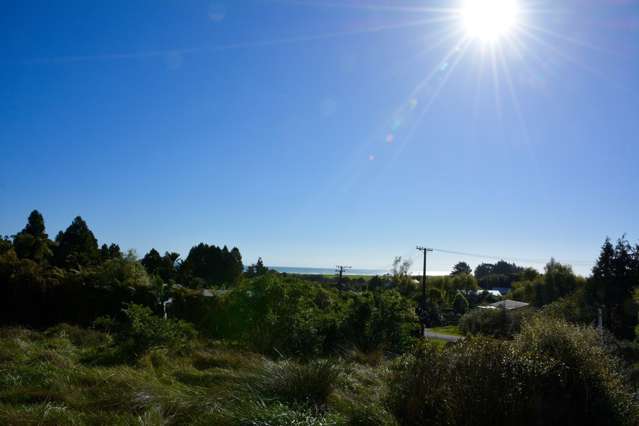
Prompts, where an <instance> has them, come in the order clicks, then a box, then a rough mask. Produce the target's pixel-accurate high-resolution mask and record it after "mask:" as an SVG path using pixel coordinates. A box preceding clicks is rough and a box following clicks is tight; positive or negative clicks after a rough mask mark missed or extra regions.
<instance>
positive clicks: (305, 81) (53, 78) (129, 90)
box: [0, 0, 639, 274]
mask: <svg viewBox="0 0 639 426" xmlns="http://www.w3.org/2000/svg"><path fill="white" fill-rule="evenodd" d="M519 1H520V3H521V5H522V12H521V13H520V23H519V24H518V25H519V26H518V27H517V28H516V29H515V30H513V31H512V32H511V34H508V35H507V36H504V37H503V38H502V39H500V40H499V41H498V42H496V43H493V44H488V43H486V42H483V41H481V40H477V39H469V40H466V41H462V40H463V39H464V37H465V36H466V34H464V31H463V28H461V23H460V19H459V18H458V17H456V15H455V14H454V13H451V12H450V10H449V9H451V8H457V7H459V4H460V3H458V2H443V1H442V2H438V1H393V2H390V1H386V2H383V1H381V0H379V1H377V0H376V1H368V0H361V1H355V0H353V1H339V0H331V1H321V0H316V1H304V0H300V1H286V0H282V1H267V0H234V1H226V2H224V1H214V2H210V1H195V0H193V1H188V2H185V1H177V0H173V1H154V2H148V1H127V2H116V1H113V2H85V1H65V2H52V1H27V0H23V1H7V2H3V14H2V16H0V34H1V38H0V39H1V40H2V42H1V43H0V63H1V67H0V99H2V103H0V125H1V127H2V132H0V233H2V234H13V233H15V232H16V231H18V230H19V229H21V228H22V227H23V225H24V222H25V220H26V217H27V215H28V214H29V212H30V211H31V210H32V209H34V208H37V209H39V210H40V211H41V212H42V213H43V214H44V216H45V219H46V221H47V227H48V231H49V234H50V235H55V233H57V231H58V230H60V229H63V228H65V227H66V226H68V224H69V223H70V222H71V220H72V219H73V217H74V216H76V215H81V216H82V217H83V218H85V220H87V222H88V223H89V225H90V227H91V228H92V230H93V231H94V233H95V234H96V236H97V237H98V239H99V240H100V242H107V243H108V242H111V241H115V242H117V243H119V244H120V245H121V246H122V247H123V248H134V249H136V250H137V251H138V253H140V254H143V253H145V252H146V251H147V250H148V249H149V248H151V247H156V248H157V249H159V250H161V251H164V250H174V251H178V252H180V253H183V254H186V253H187V252H188V249H189V248H190V247H191V246H192V245H194V244H195V243H198V242H200V241H204V242H208V243H213V244H217V245H222V244H227V245H229V246H234V245H236V246H238V247H239V248H240V249H241V251H242V253H243V255H244V258H245V261H246V262H247V263H249V262H253V261H255V260H256V259H257V257H258V256H262V257H263V258H264V260H265V262H266V263H267V264H271V265H289V266H318V267H332V266H333V265H334V264H337V263H340V264H344V263H346V264H351V265H353V266H356V267H368V268H386V267H388V266H389V264H390V263H391V261H392V258H393V257H394V256H400V255H401V256H404V257H408V258H413V260H415V263H416V267H417V266H418V265H419V262H420V260H419V257H418V254H417V252H416V251H415V249H414V247H415V245H417V244H422V245H429V246H433V247H436V248H443V249H447V250H453V251H460V252H469V253H481V254H489V255H495V256H504V257H510V258H514V259H522V260H529V259H530V260H534V261H536V259H547V258H549V257H550V256H555V257H556V258H557V259H559V260H560V261H566V262H568V263H573V264H574V266H575V269H576V270H577V271H578V272H580V273H584V274H586V273H588V271H589V268H590V264H589V262H592V261H593V260H594V259H595V258H596V256H597V254H598V251H599V247H600V245H601V243H602V242H603V239H604V238H605V237H606V236H611V237H613V238H616V237H618V236H620V235H621V234H623V233H627V236H628V237H629V238H630V239H631V240H633V241H634V240H637V239H638V238H639V232H638V231H639V230H638V229H637V220H636V212H637V211H638V210H639V197H638V196H637V195H638V189H639V188H638V185H639V184H638V183H637V182H638V178H639V168H637V159H638V158H639V145H638V143H637V134H638V133H639V1H637V0H597V1H595V0H579V1H577V0H566V1H560V2H556V1H555V2H543V1H535V2H533V1H527V0H519ZM443 9H447V10H448V11H444V12H442V10H443ZM493 58H494V59H493ZM429 259H431V260H430V262H429V265H430V268H432V269H433V270H435V271H445V270H448V269H449V268H450V266H451V265H452V264H453V263H455V262H456V261H457V260H466V261H468V262H469V263H471V264H473V265H475V264H477V263H478V262H480V261H481V260H482V259H481V258H477V257H470V256H462V255H450V254H445V253H434V254H433V256H432V257H430V258H429ZM518 263H522V264H526V263H530V262H525V261H521V262H518ZM530 264H532V263H530ZM533 266H536V267H541V266H543V265H539V264H534V265H533Z"/></svg>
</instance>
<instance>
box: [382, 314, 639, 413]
mask: <svg viewBox="0 0 639 426" xmlns="http://www.w3.org/2000/svg"><path fill="white" fill-rule="evenodd" d="M617 369H618V361H617V360H616V359H615V358H614V357H613V356H611V354H610V353H609V352H608V350H607V349H606V347H604V346H603V345H602V344H601V343H600V341H599V338H598V336H597V333H596V331H595V330H593V329H592V328H582V327H578V326H574V325H570V324H568V323H565V322H563V321H558V320H556V319H549V318H541V317H536V318H533V319H532V320H530V321H529V322H528V323H526V324H525V325H524V326H523V327H522V331H521V334H519V335H518V336H516V337H515V339H514V340H513V341H499V340H493V339H489V338H484V337H480V338H468V339H466V340H464V341H462V342H461V343H458V344H455V345H449V346H447V347H446V348H445V349H444V350H443V351H442V352H439V351H437V350H436V349H434V348H433V347H432V346H420V347H419V348H418V349H417V350H416V351H415V353H413V354H410V355H405V356H404V357H402V358H401V359H400V360H399V361H398V362H397V363H396V364H395V366H394V368H393V373H392V375H391V380H390V388H389V396H388V398H387V403H388V405H389V408H390V409H391V411H392V412H393V414H394V415H395V416H396V418H397V419H398V420H399V422H400V423H401V424H404V425H413V424H414V425H416V424H423V423H425V424H433V425H484V424H485V425H510V424H521V425H540V424H593V425H624V424H626V425H632V424H637V422H638V421H639V413H638V408H637V402H636V401H635V400H634V399H633V394H632V391H631V389H630V388H629V387H628V386H627V384H626V383H624V381H623V378H622V376H621V375H620V374H619V373H618V372H617Z"/></svg>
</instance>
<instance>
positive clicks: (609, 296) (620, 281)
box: [585, 237, 639, 338]
mask: <svg viewBox="0 0 639 426" xmlns="http://www.w3.org/2000/svg"><path fill="white" fill-rule="evenodd" d="M637 256H638V254H637V252H636V248H634V249H633V247H631V246H630V244H629V243H628V241H627V240H626V239H625V237H621V238H619V239H618V240H617V243H616V245H614V246H613V244H612V243H611V242H610V239H608V238H607V239H606V241H605V242H604V244H603V246H602V247H601V253H600V254H599V258H598V260H597V263H596V265H595V266H594V267H593V269H592V276H591V277H590V278H589V279H588V282H587V284H586V289H585V290H586V299H587V300H588V302H589V303H590V304H591V305H592V306H593V307H594V308H602V309H603V311H604V325H605V326H606V327H607V328H608V329H610V330H611V331H612V332H613V333H614V334H615V335H616V336H617V337H621V338H632V337H634V328H635V326H636V324H637V304H636V302H635V301H634V299H633V292H634V288H635V287H636V286H637V283H638V282H637V277H638V276H639V268H638V267H637V260H636V259H637Z"/></svg>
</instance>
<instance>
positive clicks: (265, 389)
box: [258, 360, 340, 408]
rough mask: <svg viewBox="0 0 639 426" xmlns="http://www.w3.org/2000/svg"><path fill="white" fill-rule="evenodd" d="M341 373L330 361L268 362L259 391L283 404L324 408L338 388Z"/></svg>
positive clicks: (261, 378) (262, 374)
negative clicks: (300, 362) (302, 362)
mask: <svg viewBox="0 0 639 426" xmlns="http://www.w3.org/2000/svg"><path fill="white" fill-rule="evenodd" d="M339 375H340V370H339V368H338V367H337V366H336V365H335V364H334V362H332V361H330V360H314V361H310V362H308V363H305V364H297V363H295V362H292V361H289V360H285V361H281V362H278V363H274V362H271V363H268V364H266V366H265V367H264V370H263V372H262V373H261V377H260V383H259V384H258V389H259V390H260V391H261V392H262V393H263V394H266V395H269V396H273V397H274V398H276V399H278V400H281V401H282V402H290V403H295V404H299V405H302V406H310V407H314V408H323V407H324V406H325V405H326V402H327V401H328V398H329V396H330V395H331V393H332V392H333V390H334V389H335V384H336V382H337V380H338V378H339Z"/></svg>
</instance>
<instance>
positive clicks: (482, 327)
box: [459, 308, 531, 337]
mask: <svg viewBox="0 0 639 426" xmlns="http://www.w3.org/2000/svg"><path fill="white" fill-rule="evenodd" d="M530 313H531V311H529V310H527V309H526V308H524V309H518V310H512V311H508V310H506V309H481V308H477V309H473V310H471V311H469V312H467V313H466V314H464V315H463V316H462V317H461V318H460V319H459V329H460V330H461V331H462V333H464V334H467V335H476V334H480V335H484V336H493V337H512V336H513V335H514V334H516V333H517V332H519V329H520V328H521V323H522V321H523V320H524V319H525V318H526V317H527V316H528V315H530Z"/></svg>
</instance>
